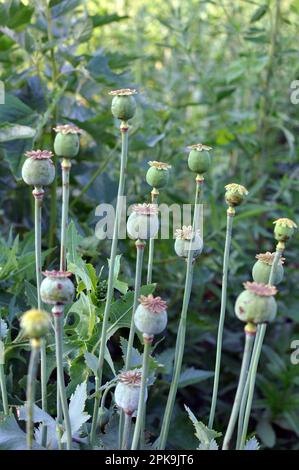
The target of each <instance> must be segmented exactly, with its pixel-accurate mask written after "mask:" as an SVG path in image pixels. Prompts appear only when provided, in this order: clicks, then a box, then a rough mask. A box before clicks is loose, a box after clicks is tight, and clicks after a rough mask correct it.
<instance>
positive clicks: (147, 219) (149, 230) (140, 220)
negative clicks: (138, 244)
mask: <svg viewBox="0 0 299 470" xmlns="http://www.w3.org/2000/svg"><path fill="white" fill-rule="evenodd" d="M132 210H133V212H132V214H131V215H130V216H129V218H128V221H127V232H128V235H129V236H130V237H131V238H133V240H138V239H140V240H148V239H149V238H154V237H155V236H156V234H157V233H158V231H159V217H158V207H157V205H156V204H134V206H133V207H132Z"/></svg>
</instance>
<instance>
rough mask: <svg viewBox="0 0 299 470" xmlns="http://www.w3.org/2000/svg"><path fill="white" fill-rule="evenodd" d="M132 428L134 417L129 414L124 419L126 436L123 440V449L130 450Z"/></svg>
mask: <svg viewBox="0 0 299 470" xmlns="http://www.w3.org/2000/svg"><path fill="white" fill-rule="evenodd" d="M131 426H132V416H131V415H129V414H128V413H125V419H124V435H123V440H122V445H121V449H122V450H128V447H129V441H130V434H131Z"/></svg>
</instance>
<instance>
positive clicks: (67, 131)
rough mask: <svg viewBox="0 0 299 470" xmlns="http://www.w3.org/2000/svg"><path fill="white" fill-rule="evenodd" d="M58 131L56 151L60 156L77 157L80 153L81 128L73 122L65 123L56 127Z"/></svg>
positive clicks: (55, 144) (55, 141)
mask: <svg viewBox="0 0 299 470" xmlns="http://www.w3.org/2000/svg"><path fill="white" fill-rule="evenodd" d="M54 131H55V132H57V134H56V137H55V140H54V151H55V153H56V155H57V156H58V157H63V158H75V157H76V156H77V155H78V153H79V148H80V141H79V134H81V132H82V131H81V129H79V127H77V126H74V125H73V124H64V125H58V126H56V127H54Z"/></svg>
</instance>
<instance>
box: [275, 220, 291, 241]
mask: <svg viewBox="0 0 299 470" xmlns="http://www.w3.org/2000/svg"><path fill="white" fill-rule="evenodd" d="M273 224H275V228H274V236H275V239H276V240H277V241H282V242H287V241H288V240H289V239H290V238H291V237H292V236H293V235H294V232H295V229H296V228H297V225H296V224H295V222H293V221H292V220H291V219H287V218H282V219H277V220H275V221H274V222H273Z"/></svg>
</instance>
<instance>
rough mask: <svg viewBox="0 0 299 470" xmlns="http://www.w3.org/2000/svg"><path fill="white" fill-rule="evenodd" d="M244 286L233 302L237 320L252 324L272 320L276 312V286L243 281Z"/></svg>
mask: <svg viewBox="0 0 299 470" xmlns="http://www.w3.org/2000/svg"><path fill="white" fill-rule="evenodd" d="M244 287H245V290H244V291H243V292H241V294H240V295H239V297H238V298H237V301H236V304H235V314H236V316H237V317H238V318H239V320H241V321H243V322H245V323H254V324H257V323H268V322H271V321H273V320H274V319H275V317H276V312H277V304H276V300H275V298H274V295H275V294H276V293H277V289H276V287H274V286H269V285H266V284H259V283H257V282H245V283H244Z"/></svg>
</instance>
